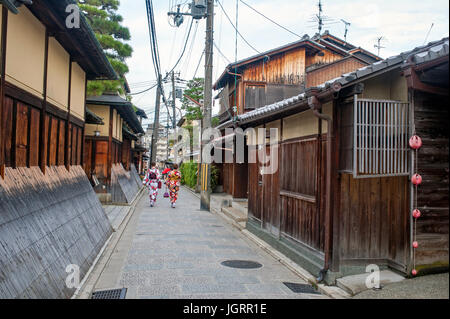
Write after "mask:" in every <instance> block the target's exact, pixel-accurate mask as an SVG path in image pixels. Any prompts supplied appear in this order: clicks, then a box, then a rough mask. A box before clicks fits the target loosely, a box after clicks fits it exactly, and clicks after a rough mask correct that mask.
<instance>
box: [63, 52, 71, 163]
mask: <svg viewBox="0 0 450 319" xmlns="http://www.w3.org/2000/svg"><path fill="white" fill-rule="evenodd" d="M72 62H73V60H72V57H70V61H69V94H68V95H67V96H68V98H67V117H66V123H65V127H66V131H65V132H64V139H65V142H64V166H65V167H66V169H67V170H69V169H70V159H69V143H70V141H69V122H70V100H71V94H72V92H71V91H72Z"/></svg>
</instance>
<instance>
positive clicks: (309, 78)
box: [306, 57, 367, 87]
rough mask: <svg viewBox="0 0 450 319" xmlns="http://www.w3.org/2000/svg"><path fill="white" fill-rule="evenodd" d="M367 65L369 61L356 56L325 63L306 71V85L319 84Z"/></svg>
mask: <svg viewBox="0 0 450 319" xmlns="http://www.w3.org/2000/svg"><path fill="white" fill-rule="evenodd" d="M365 65H367V63H364V62H362V61H360V60H358V59H356V58H354V57H350V58H346V59H342V60H339V61H337V62H334V63H332V64H330V65H324V66H322V67H320V68H317V69H315V70H312V71H309V72H307V73H306V87H312V86H317V85H319V84H322V83H324V82H326V81H328V80H330V79H334V78H337V77H339V76H341V75H342V74H345V73H349V72H352V71H355V70H357V69H359V68H361V67H363V66H365Z"/></svg>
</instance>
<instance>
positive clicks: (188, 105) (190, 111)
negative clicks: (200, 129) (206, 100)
mask: <svg viewBox="0 0 450 319" xmlns="http://www.w3.org/2000/svg"><path fill="white" fill-rule="evenodd" d="M204 85H205V80H204V79H203V78H194V79H192V80H190V81H189V82H188V83H187V89H186V90H184V94H185V95H187V96H189V97H190V98H191V99H193V100H195V101H197V102H199V101H200V100H203V87H204ZM182 102H183V105H182V106H181V108H182V109H183V110H185V111H186V113H185V116H186V120H188V121H192V120H201V119H202V118H203V115H202V109H201V107H200V106H199V105H197V104H196V103H194V102H192V101H191V100H190V99H189V98H187V97H186V96H183V101H182Z"/></svg>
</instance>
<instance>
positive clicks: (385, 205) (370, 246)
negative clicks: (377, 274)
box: [335, 174, 410, 270]
mask: <svg viewBox="0 0 450 319" xmlns="http://www.w3.org/2000/svg"><path fill="white" fill-rule="evenodd" d="M340 188H341V189H340V193H341V200H340V209H339V211H338V212H337V215H335V216H336V217H337V218H338V219H339V220H340V221H341V223H340V230H339V234H340V241H339V244H340V260H341V262H343V263H345V262H351V261H352V260H355V259H360V260H364V259H373V260H375V259H382V260H391V261H393V262H394V263H396V264H398V265H399V266H400V270H405V268H404V267H406V265H407V264H408V261H409V260H408V258H409V215H410V214H409V196H408V190H409V181H408V178H407V177H404V176H403V177H380V178H363V179H354V178H353V176H352V175H350V174H342V175H341V183H340Z"/></svg>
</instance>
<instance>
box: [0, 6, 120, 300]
mask: <svg viewBox="0 0 450 319" xmlns="http://www.w3.org/2000/svg"><path fill="white" fill-rule="evenodd" d="M18 4H21V2H20V1H1V2H0V11H1V14H0V34H1V41H0V52H1V53H0V56H1V59H0V61H1V62H0V71H1V74H0V102H1V103H0V212H1V213H0V247H1V248H0V298H60V297H70V296H71V295H72V294H73V293H74V291H75V289H71V288H70V287H67V286H66V285H65V278H66V277H67V273H66V267H67V266H68V265H71V264H75V265H76V266H77V267H79V270H80V276H81V277H80V278H82V277H83V276H84V275H85V274H86V273H87V271H88V269H89V268H90V266H91V265H92V263H93V261H94V259H95V257H96V256H97V254H98V253H99V251H100V250H101V248H102V246H103V245H104V243H105V242H106V240H107V238H108V237H109V236H110V234H111V232H112V229H111V226H110V224H109V221H108V219H107V217H106V215H105V214H104V211H103V209H102V207H101V205H100V202H99V201H98V199H97V198H96V196H95V193H94V192H93V190H92V187H91V186H90V184H89V181H88V179H87V178H86V175H85V174H84V171H83V169H82V167H81V165H82V161H83V141H84V134H85V120H86V119H88V120H89V121H95V120H98V119H95V118H92V117H91V116H90V115H89V113H88V114H87V115H86V109H85V92H86V91H85V90H86V81H87V80H91V79H115V78H116V74H115V72H114V70H113V68H112V67H111V65H110V63H109V62H108V59H107V58H106V56H105V55H104V53H103V50H102V48H101V47H100V44H99V43H98V41H97V39H96V37H95V35H94V33H93V31H92V29H91V28H90V27H89V25H88V23H87V21H86V20H85V18H84V16H83V15H80V25H79V27H78V28H68V27H67V26H66V19H67V16H68V13H67V12H66V8H67V6H69V5H75V4H76V2H75V1H69V0H40V1H33V4H30V5H22V6H20V7H16V5H18Z"/></svg>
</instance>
